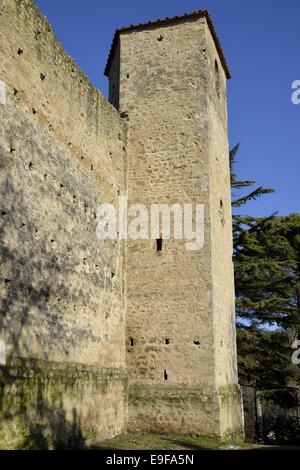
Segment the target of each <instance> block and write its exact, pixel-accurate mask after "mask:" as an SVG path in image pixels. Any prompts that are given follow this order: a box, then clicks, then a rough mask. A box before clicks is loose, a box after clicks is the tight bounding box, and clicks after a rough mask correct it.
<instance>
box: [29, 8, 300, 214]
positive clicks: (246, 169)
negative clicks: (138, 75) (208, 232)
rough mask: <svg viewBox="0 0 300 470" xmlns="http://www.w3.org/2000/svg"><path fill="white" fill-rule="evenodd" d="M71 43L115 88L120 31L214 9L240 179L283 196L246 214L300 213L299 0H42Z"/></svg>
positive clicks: (81, 60) (100, 81)
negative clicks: (112, 77)
mask: <svg viewBox="0 0 300 470" xmlns="http://www.w3.org/2000/svg"><path fill="white" fill-rule="evenodd" d="M36 3H37V5H38V6H39V8H40V10H41V11H42V13H43V14H44V15H45V16H47V18H48V20H49V22H50V23H51V25H52V27H53V30H54V32H55V33H56V35H57V36H58V38H59V39H60V41H61V43H62V45H63V46H64V48H65V49H66V50H67V51H68V53H69V54H70V55H71V56H72V57H73V58H74V59H75V61H76V62H77V63H78V65H79V66H80V67H81V68H82V69H83V71H84V72H85V73H86V74H87V76H88V77H89V78H90V79H91V81H92V82H93V83H94V84H95V85H96V86H97V88H99V89H100V90H101V91H102V92H103V93H104V94H107V79H106V77H104V76H103V70H104V67H105V63H106V59H107V55H108V51H109V48H110V45H111V40H112V37H113V34H114V30H115V29H116V28H117V27H120V26H127V25H130V24H134V23H140V22H145V21H148V20H153V19H157V18H164V17H166V16H173V15H180V14H182V13H185V12H191V11H193V10H199V9H207V10H208V11H209V12H210V14H211V16H212V19H213V21H214V24H215V27H216V30H217V33H218V35H219V37H220V39H221V42H222V46H223V49H224V52H225V55H226V58H227V60H228V63H229V67H230V70H231V73H232V79H231V80H229V82H228V105H229V139H230V145H231V146H233V145H235V144H236V143H237V142H240V143H241V149H240V153H239V162H238V165H237V167H236V170H237V173H238V175H239V176H240V177H242V178H246V179H254V180H256V181H257V182H258V184H259V185H264V186H267V187H273V188H275V189H276V193H275V194H271V195H267V196H265V197H264V198H262V199H261V200H260V201H259V202H252V203H249V204H248V205H247V207H246V208H245V209H243V212H244V213H245V212H246V213H250V214H251V215H257V216H263V215H268V214H269V213H271V212H273V211H276V210H278V212H279V214H280V215H286V214H289V213H291V212H299V199H300V198H299V185H300V183H299V181H300V159H299V154H300V149H299V144H300V105H298V106H296V105H293V104H292V102H291V94H292V90H291V83H292V82H293V81H294V80H300V54H299V43H300V24H299V22H300V2H299V0H287V1H285V2H284V1H280V0H251V1H250V0H248V1H246V0H244V1H241V0H201V1H200V0H165V1H162V0H151V2H150V1H149V2H143V1H141V0H114V1H111V2H102V1H100V0H84V1H82V0H36Z"/></svg>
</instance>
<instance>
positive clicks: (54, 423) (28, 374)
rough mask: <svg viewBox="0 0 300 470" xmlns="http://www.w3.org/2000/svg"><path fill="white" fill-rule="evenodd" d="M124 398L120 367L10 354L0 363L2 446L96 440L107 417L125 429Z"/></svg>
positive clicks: (47, 446)
mask: <svg viewBox="0 0 300 470" xmlns="http://www.w3.org/2000/svg"><path fill="white" fill-rule="evenodd" d="M126 401H127V377H126V374H125V373H124V371H122V370H120V369H113V368H97V367H94V366H86V365H83V364H71V363H53V362H47V361H41V360H32V359H26V360H22V359H19V358H14V357H12V358H10V359H9V361H8V364H7V365H6V366H1V368H0V410H1V411H0V448H1V449H28V448H33V449H40V448H43V449H58V448H80V447H84V446H86V445H91V444H95V443H98V442H100V441H101V440H103V439H105V438H106V437H107V436H109V435H110V433H109V431H108V430H109V425H108V423H109V421H111V420H114V422H115V425H116V427H117V431H118V432H122V431H124V423H123V415H124V414H125V408H126ZM111 405H112V406H111ZM91 416H93V419H91ZM114 434H116V433H114Z"/></svg>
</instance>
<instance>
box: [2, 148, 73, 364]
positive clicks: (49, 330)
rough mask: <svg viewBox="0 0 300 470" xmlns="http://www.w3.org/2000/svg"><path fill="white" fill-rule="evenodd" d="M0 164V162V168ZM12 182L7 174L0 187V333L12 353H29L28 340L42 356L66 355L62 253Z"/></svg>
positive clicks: (67, 333)
mask: <svg viewBox="0 0 300 470" xmlns="http://www.w3.org/2000/svg"><path fill="white" fill-rule="evenodd" d="M0 153H1V154H4V153H5V152H4V150H3V149H1V148H0ZM6 153H7V152H6ZM1 157H2V155H1ZM0 162H1V159H0ZM3 165H4V166H5V160H4V163H3V160H2V162H1V163H0V171H2V170H3V171H4V166H3ZM5 171H7V168H5ZM15 180H16V177H14V175H13V171H11V172H8V174H7V177H6V179H5V180H4V181H3V180H2V182H1V187H0V197H1V202H0V266H1V275H0V335H1V337H2V339H4V340H5V342H6V344H8V345H9V346H10V348H11V352H9V354H12V355H14V356H20V357H30V356H32V351H31V348H32V347H33V346H32V345H33V344H34V345H35V346H36V345H38V346H37V347H38V348H39V349H40V351H41V352H42V354H43V355H44V359H48V350H49V349H50V348H51V350H52V351H56V353H58V352H59V353H61V354H62V355H64V356H67V355H68V351H69V349H70V346H71V345H72V341H73V340H72V334H70V325H69V328H68V326H67V325H66V324H65V322H64V314H65V308H64V301H65V300H66V299H68V301H70V302H71V301H73V300H74V303H75V302H76V299H75V298H74V293H73V296H72V292H71V290H70V288H69V286H68V285H67V283H66V282H65V281H64V280H63V276H62V273H63V272H64V271H67V270H68V269H70V267H69V266H67V262H68V261H67V256H65V255H64V254H62V253H61V252H58V251H57V252H56V251H55V248H54V246H55V243H53V242H54V240H51V234H49V233H47V231H46V223H47V222H46V219H45V218H43V214H41V215H39V216H36V215H35V216H34V215H33V214H32V212H34V211H35V213H37V212H38V211H36V206H34V202H33V203H32V204H33V208H34V210H32V207H30V201H28V197H29V195H28V192H29V191H30V187H29V188H27V190H26V192H25V191H24V190H23V189H22V186H21V184H20V189H19V187H17V182H15ZM40 184H41V183H40ZM32 197H33V198H34V196H32ZM26 201H27V203H26ZM38 224H40V226H39V225H38ZM44 224H45V225H44ZM49 226H50V224H49ZM50 230H51V228H50ZM51 245H53V249H51ZM66 274H67V273H66ZM58 279H59V281H58ZM72 297H73V298H72ZM71 327H74V325H71ZM71 333H72V331H71Z"/></svg>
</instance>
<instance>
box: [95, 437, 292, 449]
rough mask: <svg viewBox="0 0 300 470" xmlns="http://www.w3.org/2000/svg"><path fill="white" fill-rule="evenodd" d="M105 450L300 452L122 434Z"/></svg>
mask: <svg viewBox="0 0 300 470" xmlns="http://www.w3.org/2000/svg"><path fill="white" fill-rule="evenodd" d="M94 449H95V450H97V449H99V450H100V449H103V450H104V449H105V450H186V451H187V450H298V451H299V450H300V446H284V445H283V446H280V445H278V446H277V445H262V444H255V443H250V442H243V441H239V440H237V441H235V440H220V439H218V438H216V437H210V436H195V435H188V434H124V435H120V436H117V437H115V438H114V439H110V440H108V441H105V442H104V443H103V444H102V445H100V446H99V447H94Z"/></svg>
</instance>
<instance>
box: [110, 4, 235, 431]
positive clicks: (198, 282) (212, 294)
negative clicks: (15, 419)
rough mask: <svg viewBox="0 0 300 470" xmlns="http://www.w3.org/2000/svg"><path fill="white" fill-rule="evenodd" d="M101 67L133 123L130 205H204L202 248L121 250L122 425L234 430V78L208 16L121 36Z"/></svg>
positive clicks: (132, 246)
mask: <svg viewBox="0 0 300 470" xmlns="http://www.w3.org/2000/svg"><path fill="white" fill-rule="evenodd" d="M105 72H106V75H107V76H108V77H109V95H110V101H111V103H113V104H114V106H115V107H116V108H117V109H118V110H119V111H120V113H121V116H123V117H124V118H126V119H127V121H128V126H129V139H128V169H127V176H128V178H127V190H128V203H129V205H131V204H134V203H141V204H145V205H149V204H150V203H159V204H162V203H168V204H174V203H191V202H192V203H203V204H204V205H205V234H204V237H205V239H204V246H203V248H202V249H201V250H199V251H188V250H186V249H185V248H184V243H183V242H182V241H181V240H174V239H172V236H171V237H170V239H168V240H162V241H159V242H158V241H156V240H150V241H149V240H135V241H133V240H129V241H128V243H127V254H126V276H125V283H126V303H127V333H126V336H127V367H128V371H129V378H130V381H129V383H130V387H129V429H130V430H132V431H149V430H152V431H174V432H199V433H205V434H216V435H220V436H225V435H229V434H231V435H232V434H241V433H242V428H243V424H242V419H243V418H242V407H241V397H240V391H239V386H238V383H237V366H236V344H235V317H234V285H233V266H232V225H231V201H230V173H229V159H228V131H227V102H226V80H227V79H228V78H230V73H229V70H228V68H227V65H226V60H225V58H224V55H223V53H222V49H221V46H220V43H219V41H218V38H217V36H216V33H215V30H214V27H213V24H212V22H211V20H210V17H209V15H208V13H207V12H206V11H197V12H193V13H192V14H187V15H184V16H181V17H175V18H167V19H165V20H157V21H154V22H149V23H147V24H139V25H135V26H131V27H129V28H123V29H120V30H118V31H117V32H116V34H115V37H114V41H113V46H112V49H111V52H110V56H109V59H108V63H107V68H106V71H105ZM171 233H172V232H171Z"/></svg>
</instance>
